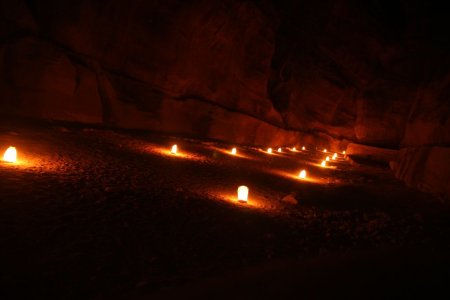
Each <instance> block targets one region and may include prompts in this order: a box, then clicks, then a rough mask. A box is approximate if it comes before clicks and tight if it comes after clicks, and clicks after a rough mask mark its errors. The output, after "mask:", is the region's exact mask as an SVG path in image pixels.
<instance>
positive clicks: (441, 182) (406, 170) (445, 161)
mask: <svg viewBox="0 0 450 300" xmlns="http://www.w3.org/2000/svg"><path fill="white" fill-rule="evenodd" d="M393 169H394V171H395V175H396V176H397V177H398V178H400V179H402V180H403V181H405V182H406V183H407V184H408V185H410V186H415V187H419V188H420V189H422V190H425V191H428V192H433V193H437V194H438V196H441V197H443V198H448V197H449V195H450V148H449V147H426V146H424V147H411V148H403V149H402V150H401V151H400V159H399V161H398V163H397V164H395V165H394V166H393Z"/></svg>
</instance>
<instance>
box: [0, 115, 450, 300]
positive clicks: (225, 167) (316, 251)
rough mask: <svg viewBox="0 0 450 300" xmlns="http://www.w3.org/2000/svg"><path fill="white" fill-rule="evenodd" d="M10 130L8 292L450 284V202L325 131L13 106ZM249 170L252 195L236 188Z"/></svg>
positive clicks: (261, 292)
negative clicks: (194, 127) (349, 150)
mask: <svg viewBox="0 0 450 300" xmlns="http://www.w3.org/2000/svg"><path fill="white" fill-rule="evenodd" d="M172 144H177V145H178V147H179V151H180V153H179V154H178V155H172V154H170V153H169V149H170V146H171V145H172ZM9 145H14V146H15V147H17V149H18V151H19V162H18V163H16V164H11V163H6V162H0V241H1V242H0V248H1V249H0V254H1V255H0V263H1V269H0V279H1V285H2V289H1V292H2V294H5V295H6V296H8V298H3V297H2V298H3V299H12V298H16V297H17V298H18V297H20V296H23V295H24V294H27V295H32V296H34V297H33V298H37V297H40V296H44V297H46V298H58V299H111V298H122V299H133V298H136V299H149V298H152V297H160V298H168V297H174V298H185V297H183V296H187V295H189V296H191V297H195V298H209V297H211V295H213V296H214V298H223V299H225V298H230V297H235V298H236V295H242V296H245V297H246V298H252V296H258V297H259V298H265V297H266V298H276V297H277V296H280V295H284V296H287V295H291V294H292V293H296V292H297V293H299V294H300V295H302V294H304V293H306V295H309V296H310V297H309V298H316V297H315V296H317V295H322V296H323V295H328V296H330V295H332V294H333V293H334V291H333V290H330V289H327V288H326V287H333V286H338V285H339V286H341V285H340V284H341V283H343V282H346V284H347V285H348V282H353V281H356V282H358V284H357V285H355V286H356V292H355V287H353V290H354V294H350V295H351V296H355V298H356V297H359V296H358V291H359V292H364V291H367V289H371V288H372V289H373V291H377V293H369V294H366V296H367V297H365V298H370V297H369V296H370V295H377V297H378V298H379V296H380V295H382V296H383V295H384V296H389V295H391V296H392V295H394V294H389V293H388V289H392V288H396V289H397V290H396V292H397V294H396V295H397V296H398V295H400V296H401V295H403V296H404V295H409V294H412V293H416V292H417V291H421V292H424V293H427V291H428V289H430V290H436V289H438V290H440V291H441V292H442V291H444V292H448V290H447V289H446V286H445V284H446V277H445V276H447V275H449V274H450V272H449V269H448V266H450V264H449V260H448V257H447V256H448V250H449V248H450V247H449V246H450V218H449V216H450V214H449V212H450V210H449V207H448V205H446V204H443V203H440V202H439V201H438V200H437V199H435V198H434V197H433V196H431V195H427V194H423V193H420V192H417V191H414V190H410V189H408V188H406V187H404V186H402V184H401V183H399V182H398V181H396V180H395V179H394V178H393V177H392V175H391V174H390V173H389V170H387V169H383V168H379V167H378V168H375V167H368V166H360V165H355V164H351V163H350V162H349V161H348V160H345V159H344V158H343V157H342V156H340V157H339V158H338V160H337V161H335V162H331V163H330V167H328V168H321V167H320V166H318V164H319V163H320V161H321V160H322V159H323V158H324V156H325V155H324V153H323V152H321V151H316V150H315V149H313V148H314V147H313V145H307V147H308V149H310V150H308V151H300V152H291V151H288V150H287V149H283V153H281V154H279V153H274V154H273V155H269V154H267V153H264V152H263V151H262V150H261V149H258V148H251V147H244V146H237V147H238V154H239V155H238V156H232V155H230V154H229V150H230V149H231V147H232V146H236V145H224V144H221V143H216V142H207V141H199V140H194V139H188V138H182V137H170V136H161V135H155V134H150V133H146V132H129V131H112V130H106V129H98V128H97V129H96V128H90V127H82V126H75V125H70V124H56V123H51V124H48V123H46V124H42V123H34V122H24V121H21V122H17V121H11V120H8V119H3V120H2V121H0V150H1V152H2V153H3V151H4V150H6V148H7V147H8V146H9ZM273 146H274V147H277V146H278V145H273ZM282 146H285V145H282ZM289 146H291V145H289ZM299 146H301V142H300V143H299V144H298V145H297V149H299ZM275 149H276V148H274V150H275ZM301 169H306V170H307V171H308V179H307V180H300V179H298V178H297V177H296V175H297V174H298V172H299V171H300V170H301ZM243 184H244V185H247V186H248V187H249V188H250V198H249V203H248V204H240V203H238V202H237V201H236V199H235V198H236V189H237V187H238V186H239V185H243ZM283 199H284V200H283ZM293 201H294V202H295V201H296V202H297V204H295V203H293ZM308 274H313V275H311V276H309V275H308ZM389 274H391V275H389ZM388 275H389V276H388ZM364 276H366V277H367V280H362V278H364ZM399 278H406V279H405V280H398V279H399ZM297 279H298V280H297ZM324 281H325V282H324ZM396 281H398V282H397V283H395V284H394V283H392V282H396ZM369 283H370V284H369ZM421 283H423V284H424V286H423V287H421ZM372 285H373V286H372ZM358 286H359V288H358ZM205 287H207V288H205ZM294 287H295V288H294ZM338 291H339V290H338ZM283 293H284V294H283ZM308 293H309V294H308ZM402 293H404V294H402ZM344 294H345V293H343V292H342V291H341V294H338V295H344ZM11 295H12V298H11ZM237 298H239V297H237ZM319 298H320V297H319ZM350 298H352V297H350ZM387 298H390V297H387ZM400 298H401V297H400Z"/></svg>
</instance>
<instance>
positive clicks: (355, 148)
mask: <svg viewBox="0 0 450 300" xmlns="http://www.w3.org/2000/svg"><path fill="white" fill-rule="evenodd" d="M346 154H347V155H349V156H356V157H362V158H365V159H369V160H374V161H378V162H391V161H396V160H397V159H398V150H392V149H386V148H379V147H373V146H367V145H361V144H354V143H350V144H348V146H347V150H346Z"/></svg>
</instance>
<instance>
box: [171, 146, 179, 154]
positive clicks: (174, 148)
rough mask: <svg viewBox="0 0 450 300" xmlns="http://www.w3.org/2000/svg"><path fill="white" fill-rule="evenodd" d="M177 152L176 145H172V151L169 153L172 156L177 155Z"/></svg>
mask: <svg viewBox="0 0 450 300" xmlns="http://www.w3.org/2000/svg"><path fill="white" fill-rule="evenodd" d="M177 151H178V146H177V145H173V146H172V149H170V152H172V154H177Z"/></svg>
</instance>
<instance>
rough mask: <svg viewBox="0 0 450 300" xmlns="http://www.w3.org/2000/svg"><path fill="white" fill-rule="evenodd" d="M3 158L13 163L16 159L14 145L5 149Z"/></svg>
mask: <svg viewBox="0 0 450 300" xmlns="http://www.w3.org/2000/svg"><path fill="white" fill-rule="evenodd" d="M3 160H4V161H7V162H10V163H15V162H16V161H17V150H16V148H14V147H9V148H8V149H6V151H5V154H3Z"/></svg>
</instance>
